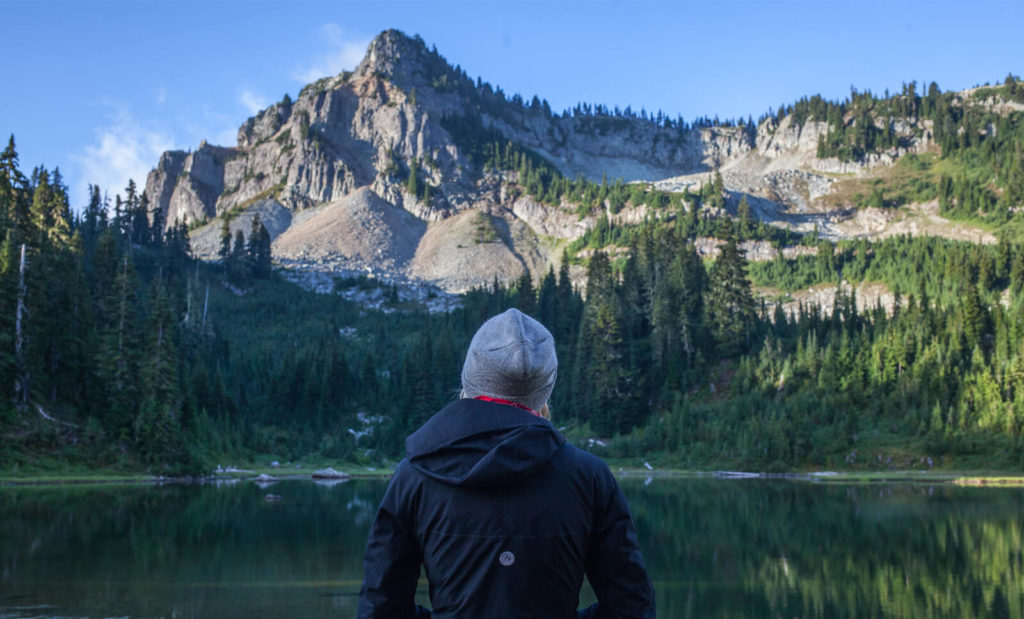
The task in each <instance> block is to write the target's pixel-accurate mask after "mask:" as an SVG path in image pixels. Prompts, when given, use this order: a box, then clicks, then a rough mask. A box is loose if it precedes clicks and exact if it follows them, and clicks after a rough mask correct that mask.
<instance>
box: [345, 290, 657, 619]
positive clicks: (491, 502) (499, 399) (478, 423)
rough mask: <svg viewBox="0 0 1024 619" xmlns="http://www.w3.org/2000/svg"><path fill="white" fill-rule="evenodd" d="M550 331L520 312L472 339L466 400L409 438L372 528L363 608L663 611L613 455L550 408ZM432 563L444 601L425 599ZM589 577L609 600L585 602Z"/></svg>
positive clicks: (434, 592)
mask: <svg viewBox="0 0 1024 619" xmlns="http://www.w3.org/2000/svg"><path fill="white" fill-rule="evenodd" d="M557 368H558V361H557V358H556V356H555V346H554V341H553V339H552V337H551V334H550V333H549V332H548V330H547V329H545V328H544V326H543V325H541V324H540V323H539V322H537V321H536V320H534V319H533V318H530V317H529V316H527V315H525V314H523V313H522V312H520V311H518V310H515V309H510V310H508V311H506V312H504V313H502V314H499V315H497V316H495V317H493V318H491V319H490V320H488V321H486V322H485V323H484V324H483V326H481V327H480V329H479V330H478V331H477V332H476V334H475V335H474V336H473V339H472V342H471V343H470V346H469V350H468V352H467V353H466V360H465V364H464V365H463V369H462V397H461V398H460V399H458V400H456V401H454V402H452V403H451V404H449V405H448V406H446V407H444V408H443V409H441V410H440V411H439V412H438V413H436V414H435V415H434V416H433V417H431V418H430V419H429V420H428V421H427V422H426V423H424V424H423V426H422V427H421V428H419V429H418V430H417V431H416V432H414V433H413V434H412V435H410V436H409V437H408V438H407V439H406V451H407V457H406V458H405V459H403V460H402V461H401V462H400V463H399V464H398V467H397V468H396V470H395V473H394V475H393V477H392V478H391V482H390V484H389V486H388V489H387V491H386V492H385V495H384V498H383V500H382V501H381V504H380V507H379V509H378V510H377V513H376V516H375V519H374V522H373V524H372V526H371V528H370V533H369V538H368V539H367V542H366V551H365V553H364V556H363V567H364V578H363V584H362V588H361V590H360V594H359V610H358V616H359V617H360V618H363V619H369V618H371V617H435V618H436V617H460V618H470V619H481V618H491V617H495V618H500V617H553V618H558V617H565V618H570V617H586V618H598V617H622V618H625V617H630V618H633V617H636V618H652V617H654V616H655V608H654V589H653V586H652V584H651V581H650V579H649V577H648V575H647V571H646V569H645V567H644V561H643V557H642V555H641V553H640V548H639V546H638V544H637V535H636V530H635V528H634V526H633V520H632V517H631V515H630V512H629V507H628V505H627V503H626V499H625V497H624V496H623V494H622V491H621V489H620V488H619V485H618V483H617V482H616V481H615V478H614V477H613V476H612V474H611V471H610V470H609V469H608V465H607V464H605V463H604V462H603V461H602V460H600V459H599V458H597V457H596V456H594V455H592V454H590V453H588V452H585V451H583V450H581V449H577V448H575V447H573V446H571V445H569V444H568V443H566V441H565V439H564V438H563V437H562V435H561V434H559V433H558V431H557V430H555V428H554V427H553V426H552V425H551V423H550V421H549V420H547V419H545V418H543V417H542V416H541V415H542V414H543V413H547V412H548V405H547V401H548V398H549V397H550V395H551V391H552V389H553V388H554V384H555V376H556V374H557ZM421 565H422V567H423V569H424V571H425V573H426V577H427V581H428V583H429V592H430V602H431V606H432V610H426V609H425V608H423V607H422V606H417V605H416V604H415V600H414V597H415V593H416V586H417V580H418V578H419V575H420V568H421ZM584 574H586V576H587V578H588V579H589V580H590V584H591V586H592V587H593V589H594V592H595V594H596V596H597V602H596V603H595V604H593V605H591V606H589V607H588V608H586V609H585V610H582V611H577V606H578V604H579V592H580V589H581V587H582V584H583V576H584Z"/></svg>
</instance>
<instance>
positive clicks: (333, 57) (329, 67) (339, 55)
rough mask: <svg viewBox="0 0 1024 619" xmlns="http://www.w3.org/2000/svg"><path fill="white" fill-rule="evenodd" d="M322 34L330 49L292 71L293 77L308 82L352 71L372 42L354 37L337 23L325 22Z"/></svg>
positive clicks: (321, 29)
mask: <svg viewBox="0 0 1024 619" xmlns="http://www.w3.org/2000/svg"><path fill="white" fill-rule="evenodd" d="M320 36H321V38H323V39H324V40H325V41H326V43H327V48H328V51H327V52H326V53H324V54H323V55H322V56H320V57H319V58H317V59H316V60H314V61H313V62H311V63H309V64H308V65H306V66H304V67H301V68H299V69H296V70H294V71H292V73H291V76H292V79H294V80H296V81H298V82H300V83H302V84H308V83H310V82H315V81H316V80H318V79H320V78H321V77H328V76H331V75H337V74H339V73H341V72H342V71H350V70H352V69H354V68H355V67H356V65H358V64H359V61H360V60H362V59H363V55H364V54H366V47H367V46H368V45H369V44H370V39H367V38H352V37H350V36H348V35H346V34H345V32H344V30H342V28H341V26H339V25H337V24H324V25H323V26H321V28H320Z"/></svg>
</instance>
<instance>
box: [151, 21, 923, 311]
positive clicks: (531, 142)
mask: <svg viewBox="0 0 1024 619" xmlns="http://www.w3.org/2000/svg"><path fill="white" fill-rule="evenodd" d="M453 119H470V120H471V121H472V122H473V123H477V125H475V126H478V127H479V128H480V130H482V131H487V132H490V133H488V134H487V135H493V136H499V137H500V138H501V139H503V140H506V141H508V142H511V143H515V144H519V145H521V146H522V147H525V148H526V149H529V150H530V151H532V152H533V153H536V154H537V155H539V156H541V157H543V158H544V159H546V160H547V161H549V162H550V163H551V164H552V165H553V166H555V167H556V168H557V169H558V170H559V171H560V172H561V173H562V174H563V175H565V176H567V177H569V178H575V177H578V176H583V177H585V178H588V179H591V180H594V181H600V180H601V179H602V178H609V179H616V178H622V179H623V180H625V181H646V182H652V183H655V185H656V186H657V187H659V188H661V189H665V190H669V191H681V190H684V189H696V188H697V187H699V185H700V184H701V183H705V182H708V181H709V180H710V179H711V176H712V171H713V170H715V169H718V170H720V171H721V174H722V177H723V180H724V184H725V187H726V189H727V193H728V195H729V198H728V200H727V208H728V209H733V208H735V205H736V204H737V203H738V201H739V199H740V198H741V197H743V196H747V198H748V202H749V203H750V205H751V209H752V212H753V213H754V214H755V215H756V216H758V217H760V218H761V219H763V220H765V221H769V222H773V223H776V224H778V225H784V226H789V227H792V228H795V229H804V230H809V229H812V228H815V227H820V229H821V230H823V231H824V232H825V233H826V234H828V233H830V231H832V232H834V233H835V234H837V235H838V234H841V230H840V229H839V228H836V227H834V226H833V227H831V228H830V227H829V226H830V225H831V223H830V222H832V223H834V222H835V221H836V220H837V215H836V212H835V209H834V208H833V209H831V210H829V209H824V208H823V207H822V206H821V201H820V198H821V197H822V196H824V195H827V194H828V193H829V192H830V191H831V189H832V185H833V183H834V182H836V174H837V173H843V174H861V173H863V172H864V171H865V170H868V169H870V168H871V167H872V166H877V165H886V164H888V163H891V162H892V161H893V160H894V159H895V158H897V157H899V156H901V155H903V154H905V153H906V152H917V151H920V150H921V149H923V148H926V147H927V144H928V140H929V138H930V132H928V131H927V127H925V128H924V129H925V131H924V132H922V131H921V129H922V127H917V126H898V127H897V131H898V132H900V133H901V135H905V136H906V138H907V139H906V140H904V142H905V144H909V146H904V147H903V149H902V150H900V151H894V152H892V153H884V154H881V155H874V156H873V158H869V159H868V160H866V161H865V162H863V163H852V164H851V163H844V162H840V161H838V160H834V159H819V158H818V157H817V145H818V139H819V137H820V136H821V135H823V134H824V132H825V131H826V129H827V127H826V126H825V125H824V123H820V122H813V121H809V122H805V123H803V124H802V125H797V124H795V123H793V121H792V118H791V117H790V116H787V117H785V118H783V119H782V120H781V121H776V120H775V119H773V118H770V119H768V120H766V121H764V122H762V123H761V124H760V126H758V127H756V128H754V127H751V126H735V127H723V126H717V127H710V128H708V127H698V128H689V127H685V126H682V127H681V126H678V125H677V124H674V123H665V122H655V121H654V120H653V119H650V118H647V117H646V115H641V116H637V115H633V114H626V115H618V116H613V115H608V114H561V115H560V114H553V113H552V112H551V111H550V109H548V106H547V104H546V103H545V102H542V101H540V100H539V99H536V98H534V100H533V101H531V102H524V101H521V100H519V99H517V98H513V99H512V100H508V99H507V98H506V96H505V95H504V94H503V93H502V92H501V91H500V89H493V88H492V87H491V86H490V85H489V84H486V83H482V82H480V81H479V80H477V81H476V82H474V81H473V80H471V79H470V78H469V77H468V76H467V75H466V74H465V72H463V71H462V70H461V69H459V68H457V67H452V66H451V65H449V64H448V62H447V61H445V60H444V58H442V57H441V56H440V55H439V54H438V53H437V52H436V50H432V49H428V48H427V46H426V45H425V44H424V42H423V41H422V40H421V39H420V38H419V37H409V36H406V35H405V34H402V33H401V32H398V31H395V30H389V31H386V32H384V33H382V34H381V35H380V36H378V37H377V38H376V39H374V41H373V42H372V43H371V44H370V46H369V49H368V50H367V54H366V56H365V58H364V59H363V60H362V62H361V63H360V64H359V66H358V67H357V68H356V69H355V70H354V71H353V72H344V73H342V74H340V75H337V76H332V77H326V78H324V79H321V80H318V81H316V82H314V83H312V84H309V85H308V86H306V87H305V88H303V89H302V91H301V92H300V93H299V95H298V97H297V98H296V99H295V100H294V101H292V100H291V99H290V98H288V97H285V99H284V100H282V101H280V102H278V103H275V104H273V105H271V106H270V107H268V108H267V109H265V110H263V111H261V112H260V113H258V114H257V115H255V116H253V117H252V118H249V119H248V120H246V121H245V122H244V123H242V125H241V127H240V128H239V130H238V137H237V144H236V145H235V146H233V147H220V146H212V145H209V144H206V143H205V142H203V143H202V144H200V145H199V147H198V148H197V149H196V150H194V151H192V152H181V151H173V152H168V153H164V155H163V156H162V157H161V158H160V161H159V163H158V164H157V166H156V168H155V169H154V170H153V171H152V172H151V173H150V175H149V178H148V179H147V183H146V194H147V196H148V197H149V200H150V203H151V204H152V205H153V206H154V207H156V208H158V209H161V210H162V211H163V213H164V215H165V217H164V221H166V223H167V225H173V224H174V223H175V222H178V221H183V222H185V223H186V224H189V225H190V226H191V227H193V228H195V230H194V232H193V236H192V240H193V248H194V250H195V251H196V253H197V254H198V255H200V256H201V257H204V258H207V259H214V258H215V257H216V250H217V247H218V246H219V237H220V225H221V223H220V222H221V221H222V219H223V218H227V219H229V220H230V221H231V224H230V226H231V229H232V232H234V231H235V230H238V229H241V230H243V232H245V233H246V234H248V232H249V226H250V225H251V220H252V217H253V216H255V214H257V213H258V214H259V215H260V218H261V220H262V221H263V222H264V224H265V225H266V226H267V228H268V231H269V232H270V234H271V237H272V239H273V253H274V256H275V258H276V259H278V260H279V262H280V264H282V265H286V266H287V265H289V264H293V265H298V264H301V265H304V268H306V267H309V265H318V266H317V268H321V269H322V270H324V271H325V272H336V273H339V274H341V273H347V274H351V273H369V274H373V275H375V276H379V277H382V278H386V279H392V280H396V281H413V282H422V283H431V284H434V285H437V286H440V287H441V288H443V289H444V290H447V291H461V290H465V289H466V288H469V287H471V286H475V285H480V284H484V283H490V282H491V281H493V280H494V279H495V278H498V279H500V280H508V279H512V278H515V277H518V276H519V275H520V273H521V272H522V270H523V269H524V268H528V269H530V270H531V271H533V272H535V273H539V272H541V271H542V270H546V268H547V267H548V266H549V265H550V264H552V263H553V262H554V261H556V260H557V259H558V257H559V256H560V254H561V251H562V248H563V247H564V246H565V244H566V243H567V242H568V241H570V240H572V239H575V238H577V237H579V236H580V235H582V234H583V233H584V232H585V231H586V230H587V229H588V228H590V227H592V226H593V225H594V224H595V220H594V216H593V215H589V216H579V215H577V214H576V213H575V211H574V205H571V204H563V205H561V206H559V207H553V206H549V205H544V204H540V203H539V202H537V201H535V200H533V199H531V198H529V197H525V196H524V195H523V194H522V192H521V191H509V190H508V189H509V186H510V183H514V181H515V178H514V177H515V175H514V174H504V175H503V174H500V173H493V172H488V173H484V171H482V170H481V169H480V166H479V165H478V163H476V162H474V161H473V160H472V156H473V153H472V152H469V151H468V150H467V148H469V147H468V146H467V142H466V140H465V139H457V136H454V135H453V133H452V131H450V129H452V122H453ZM922 135H923V137H921V136H922ZM411 175H414V176H415V179H413V180H412V181H411V180H410V176H411ZM414 185H415V186H414ZM423 187H427V188H428V192H429V193H426V192H424V191H423V190H422V188H423ZM648 214H649V213H648V210H647V208H646V205H631V206H630V208H629V209H627V210H626V211H623V212H622V213H619V214H618V215H617V217H618V218H619V221H632V220H634V219H635V220H637V221H640V220H642V218H643V217H646V216H648ZM205 222H209V223H206V224H205V225H203V224H204V223H205ZM481 226H484V227H485V228H487V230H485V231H483V232H482V231H481Z"/></svg>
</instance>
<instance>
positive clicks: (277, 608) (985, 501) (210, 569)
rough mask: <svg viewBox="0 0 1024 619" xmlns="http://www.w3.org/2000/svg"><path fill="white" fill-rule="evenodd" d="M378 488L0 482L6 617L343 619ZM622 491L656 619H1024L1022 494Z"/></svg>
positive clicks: (1, 608)
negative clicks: (651, 586)
mask: <svg viewBox="0 0 1024 619" xmlns="http://www.w3.org/2000/svg"><path fill="white" fill-rule="evenodd" d="M385 485H386V482H385V481H380V480H375V481H350V482H347V483H340V484H336V485H333V486H327V485H317V484H315V483H313V482H312V481H307V480H295V481H281V482H278V483H276V484H274V485H272V486H269V487H266V488H261V487H260V486H258V485H256V484H255V483H253V482H238V483H235V484H231V485H220V486H217V485H212V484H211V485H184V486H182V485H169V486H89V487H4V488H0V570H2V572H0V617H54V616H60V617H125V616H130V617H326V616H344V617H351V616H353V615H354V612H355V607H356V599H357V595H358V591H359V584H360V580H361V578H362V567H361V564H360V556H361V553H362V549H363V544H364V542H365V539H366V532H367V530H368V528H369V525H370V520H371V518H372V517H373V513H374V510H375V508H376V505H377V502H378V501H379V500H380V497H381V496H382V495H383V492H384V488H385ZM623 488H624V489H625V491H626V494H627V496H628V497H629V500H630V503H631V505H632V508H633V512H634V517H635V519H636V522H637V528H638V531H639V535H640V542H641V545H642V546H643V549H644V556H645V558H646V560H647V565H648V569H649V571H650V573H651V577H652V578H653V580H654V582H655V588H656V590H657V596H658V611H659V612H658V614H659V617H883V616H884V617H989V616H991V617H1018V618H1020V617H1024V551H1022V541H1024V540H1022V534H1024V491H1022V490H1020V489H1002V488H958V487H951V486H943V485H936V486H929V485H913V484H893V485H880V484H872V485H840V484H835V485H832V484H828V485H825V484H811V483H802V482H787V481H767V480H711V479H688V480H680V479H653V480H651V481H650V482H648V483H645V480H642V479H640V480H629V479H627V480H624V481H623ZM270 493H272V494H274V495H279V496H280V497H281V500H280V501H274V502H268V501H267V500H266V495H267V494H270ZM425 592H426V586H425V584H423V583H422V581H421V586H420V593H419V597H420V598H421V602H424V603H425V602H426V594H425ZM592 599H593V598H592V594H591V593H590V592H589V590H588V589H585V591H584V595H583V596H582V599H581V604H585V603H589V602H590V601H592Z"/></svg>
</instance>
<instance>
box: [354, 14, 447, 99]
mask: <svg viewBox="0 0 1024 619" xmlns="http://www.w3.org/2000/svg"><path fill="white" fill-rule="evenodd" d="M445 70H448V71H450V70H451V67H450V66H449V65H448V63H447V62H446V61H445V60H444V59H443V58H442V57H441V56H440V55H439V54H438V53H437V51H436V50H434V51H431V50H428V49H427V44H426V43H425V42H424V41H423V39H422V38H420V36H419V35H416V36H415V37H410V36H409V35H407V34H405V33H404V32H402V31H400V30H394V29H392V30H385V31H384V32H382V33H380V34H379V35H377V38H375V39H374V40H373V41H372V42H371V43H370V46H369V48H368V49H367V50H366V56H364V57H363V60H362V62H360V63H359V66H358V67H356V70H355V72H354V76H355V77H368V76H371V75H376V76H378V77H382V78H384V79H386V80H388V81H390V82H391V83H393V84H394V85H396V86H398V87H399V88H403V89H408V88H412V87H416V86H428V85H429V84H430V77H431V74H432V73H435V72H444V71H445Z"/></svg>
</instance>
